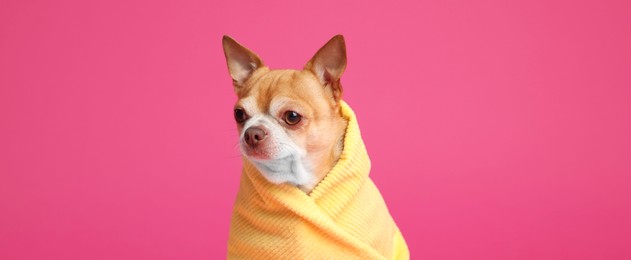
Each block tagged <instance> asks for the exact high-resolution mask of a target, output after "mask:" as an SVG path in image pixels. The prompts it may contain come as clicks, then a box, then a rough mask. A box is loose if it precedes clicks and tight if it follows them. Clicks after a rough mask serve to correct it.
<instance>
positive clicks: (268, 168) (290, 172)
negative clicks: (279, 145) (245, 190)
mask: <svg viewBox="0 0 631 260" xmlns="http://www.w3.org/2000/svg"><path fill="white" fill-rule="evenodd" d="M243 148H244V149H243V150H242V153H243V155H244V156H245V157H246V158H247V159H248V160H249V161H250V162H251V163H252V164H253V165H254V166H256V168H257V169H258V170H259V171H260V172H261V174H262V175H263V176H264V177H265V178H266V179H267V180H268V181H270V182H272V183H275V184H280V183H291V184H294V185H297V186H302V185H311V184H312V183H313V175H312V174H311V173H310V172H311V171H310V170H309V168H310V167H309V166H308V165H307V164H306V162H305V161H304V160H303V158H302V156H301V155H300V154H299V153H298V152H295V151H294V152H288V151H285V152H277V153H276V154H273V153H271V152H270V151H268V150H265V149H258V148H257V149H252V148H247V147H243Z"/></svg>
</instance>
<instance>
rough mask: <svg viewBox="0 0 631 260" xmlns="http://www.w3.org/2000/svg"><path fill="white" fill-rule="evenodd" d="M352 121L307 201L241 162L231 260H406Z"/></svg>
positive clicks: (349, 115) (346, 113) (348, 114)
mask: <svg viewBox="0 0 631 260" xmlns="http://www.w3.org/2000/svg"><path fill="white" fill-rule="evenodd" d="M341 111H342V116H343V117H344V118H346V119H347V120H348V127H347V129H346V134H345V136H344V149H343V151H342V154H341V156H340V159H339V161H338V162H337V164H336V165H335V166H334V167H333V169H332V170H331V171H330V172H329V173H328V174H327V175H326V177H324V179H323V180H322V181H321V182H320V183H319V184H318V185H317V186H316V187H315V188H314V190H313V191H312V192H311V194H309V195H307V194H305V193H304V192H303V191H301V190H300V189H298V188H297V187H295V186H292V185H290V184H281V185H276V184H272V183H270V182H268V181H267V180H266V179H265V178H264V177H263V176H262V175H261V173H260V172H259V171H258V170H257V169H256V168H255V167H254V166H253V165H252V164H251V163H249V162H248V161H247V160H243V172H242V175H241V184H240V185H241V186H240V189H239V192H238V194H237V199H236V202H235V205H234V210H233V215H232V221H231V224H230V235H229V238H228V258H231V259H409V251H408V248H407V245H406V243H405V240H404V239H403V236H402V235H401V232H400V231H399V229H398V227H397V225H396V224H395V222H394V220H393V219H392V217H391V216H390V213H389V212H388V209H387V207H386V204H385V203H384V201H383V198H382V197H381V194H380V193H379V190H378V189H377V187H376V186H375V184H374V183H373V182H372V181H371V180H370V178H369V177H368V174H369V171H370V160H369V158H368V154H367V153H366V148H365V146H364V143H363V141H362V138H361V134H360V131H359V126H358V124H357V120H356V118H355V114H354V113H353V111H352V110H351V108H350V107H349V106H348V105H347V104H346V103H345V102H343V101H342V102H341Z"/></svg>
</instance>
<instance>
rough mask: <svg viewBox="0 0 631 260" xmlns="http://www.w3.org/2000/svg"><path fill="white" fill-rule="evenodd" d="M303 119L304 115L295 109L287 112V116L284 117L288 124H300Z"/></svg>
mask: <svg viewBox="0 0 631 260" xmlns="http://www.w3.org/2000/svg"><path fill="white" fill-rule="evenodd" d="M301 119H302V116H301V115H300V114H298V113H296V112H294V111H287V112H285V116H284V118H283V120H285V123H287V124H288V125H295V124H298V123H300V120H301Z"/></svg>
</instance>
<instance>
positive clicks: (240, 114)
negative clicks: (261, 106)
mask: <svg viewBox="0 0 631 260" xmlns="http://www.w3.org/2000/svg"><path fill="white" fill-rule="evenodd" d="M247 119H248V115H247V114H245V111H243V109H240V108H235V109H234V120H236V121H237V123H243V122H245V120H247Z"/></svg>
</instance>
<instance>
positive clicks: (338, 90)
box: [304, 35, 346, 100]
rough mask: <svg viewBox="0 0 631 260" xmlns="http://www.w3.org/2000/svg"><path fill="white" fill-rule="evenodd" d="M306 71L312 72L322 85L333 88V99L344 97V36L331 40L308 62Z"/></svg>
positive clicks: (337, 36)
mask: <svg viewBox="0 0 631 260" xmlns="http://www.w3.org/2000/svg"><path fill="white" fill-rule="evenodd" d="M304 69H305V70H310V71H312V72H313V73H314V74H315V75H316V76H317V77H318V79H319V80H320V82H321V83H322V85H324V86H328V87H331V90H332V91H333V97H334V98H335V99H336V100H339V99H340V98H341V97H342V85H341V84H340V78H341V77H342V73H344V70H345V69H346V44H345V43H344V36H342V35H336V36H334V37H333V38H331V40H329V41H328V42H327V43H326V44H325V45H324V46H322V48H320V50H318V52H316V54H315V55H314V56H313V58H311V60H309V62H307V64H306V65H305V67H304Z"/></svg>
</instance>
